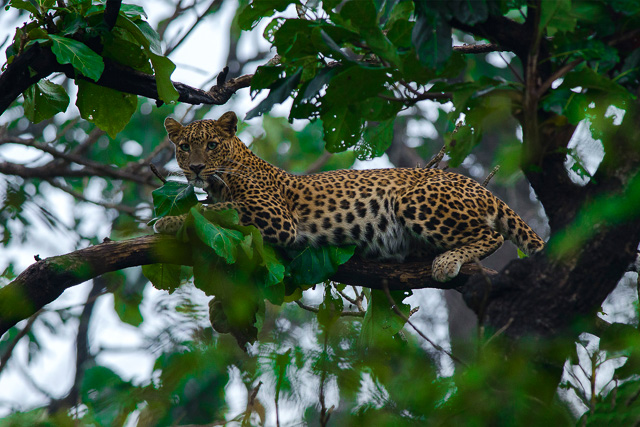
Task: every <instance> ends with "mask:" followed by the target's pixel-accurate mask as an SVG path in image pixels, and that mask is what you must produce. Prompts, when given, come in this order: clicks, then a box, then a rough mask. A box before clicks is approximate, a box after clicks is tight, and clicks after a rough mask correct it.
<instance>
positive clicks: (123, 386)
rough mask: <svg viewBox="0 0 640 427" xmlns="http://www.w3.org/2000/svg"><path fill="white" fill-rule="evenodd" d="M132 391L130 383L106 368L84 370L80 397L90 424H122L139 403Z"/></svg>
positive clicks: (132, 387) (96, 367) (95, 367)
mask: <svg viewBox="0 0 640 427" xmlns="http://www.w3.org/2000/svg"><path fill="white" fill-rule="evenodd" d="M132 389H135V387H134V386H133V385H132V384H131V383H130V382H128V381H124V380H123V379H122V378H121V377H120V376H119V375H118V374H116V373H115V372H114V371H112V370H111V369H109V368H107V367H104V366H93V367H90V368H88V369H87V370H85V371H84V375H83V377H82V383H81V384H80V397H81V399H82V403H83V404H85V405H86V406H87V407H88V410H89V411H90V413H91V415H92V418H93V419H94V422H93V423H92V424H94V423H95V424H97V425H118V424H122V422H123V421H124V420H125V419H126V417H127V415H128V413H129V412H130V411H133V410H134V409H135V407H136V405H137V404H138V402H139V399H138V398H137V397H136V396H135V393H132Z"/></svg>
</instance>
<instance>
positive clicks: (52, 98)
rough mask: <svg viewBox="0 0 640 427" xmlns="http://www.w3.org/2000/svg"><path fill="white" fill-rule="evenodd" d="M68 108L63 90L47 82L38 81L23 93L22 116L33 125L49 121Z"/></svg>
mask: <svg viewBox="0 0 640 427" xmlns="http://www.w3.org/2000/svg"><path fill="white" fill-rule="evenodd" d="M68 106H69V95H67V92H66V91H65V90H64V88H63V87H62V86H60V85H58V84H55V83H52V82H50V81H49V80H40V81H39V82H37V83H36V84H33V85H31V86H30V87H29V89H27V90H26V92H25V93H24V104H23V107H24V115H25V116H26V117H27V118H28V119H29V120H30V121H31V122H33V123H39V122H41V121H42V120H46V119H50V118H51V117H53V116H55V115H56V114H57V113H60V112H64V111H66V110H67V107H68Z"/></svg>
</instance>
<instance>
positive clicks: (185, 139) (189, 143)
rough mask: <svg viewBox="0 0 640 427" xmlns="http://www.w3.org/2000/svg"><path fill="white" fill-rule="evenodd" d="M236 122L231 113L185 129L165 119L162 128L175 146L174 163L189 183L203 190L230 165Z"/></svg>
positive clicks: (176, 122)
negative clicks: (209, 180) (175, 162)
mask: <svg viewBox="0 0 640 427" xmlns="http://www.w3.org/2000/svg"><path fill="white" fill-rule="evenodd" d="M237 124H238V118H237V117H236V114H235V113H234V112H232V111H229V112H227V113H224V114H223V115H222V116H221V117H220V118H219V119H218V120H198V121H195V122H193V123H190V124H188V125H186V126H183V125H182V124H180V122H178V121H176V120H174V119H172V118H171V117H167V118H166V119H165V121H164V127H165V129H166V130H167V133H168V134H169V139H170V140H171V142H173V144H174V145H175V146H176V160H177V161H178V166H180V168H181V169H182V171H183V172H184V174H185V176H186V177H187V179H188V180H189V183H191V184H194V185H195V186H197V187H204V186H205V184H206V182H207V181H208V179H209V178H210V177H215V176H216V175H215V174H216V172H220V171H221V168H224V167H225V165H226V164H229V161H230V159H232V158H233V154H234V152H235V150H234V147H235V146H236V144H238V143H239V142H238V141H236V139H237V138H235V135H236V131H237Z"/></svg>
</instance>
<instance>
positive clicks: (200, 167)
mask: <svg viewBox="0 0 640 427" xmlns="http://www.w3.org/2000/svg"><path fill="white" fill-rule="evenodd" d="M189 169H191V170H192V171H193V173H195V174H196V175H200V172H202V170H203V169H204V165H203V164H202V163H196V164H193V165H189Z"/></svg>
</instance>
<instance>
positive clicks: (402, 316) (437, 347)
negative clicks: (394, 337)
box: [383, 280, 467, 367]
mask: <svg viewBox="0 0 640 427" xmlns="http://www.w3.org/2000/svg"><path fill="white" fill-rule="evenodd" d="M383 291H384V294H385V295H386V296H387V299H388V300H389V304H391V309H392V310H393V311H394V312H395V313H396V314H397V315H398V317H400V318H401V319H402V320H404V321H405V322H406V323H407V324H408V325H409V326H411V327H412V328H413V330H414V331H416V333H417V334H418V335H420V336H421V337H422V338H423V339H424V340H425V341H427V342H428V343H429V344H431V346H432V347H433V348H435V349H436V350H438V351H440V352H442V353H444V354H446V355H447V356H449V357H450V358H451V360H453V361H454V362H457V363H459V364H460V365H461V366H465V367H466V366H467V364H466V363H464V362H463V361H462V360H460V359H459V358H457V357H456V356H454V355H453V354H452V353H451V352H450V351H447V350H445V349H444V348H442V347H441V346H440V345H438V344H437V343H435V342H434V341H431V339H429V337H428V336H426V335H425V334H423V333H422V331H420V330H419V329H418V328H417V327H416V326H415V325H414V324H413V322H411V320H409V318H408V317H407V316H405V315H404V313H403V312H402V311H400V309H399V308H398V306H397V305H396V302H395V300H394V299H393V297H392V296H391V292H389V286H388V284H387V281H386V280H384V281H383Z"/></svg>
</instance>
